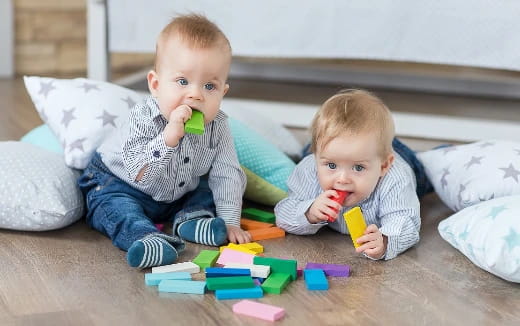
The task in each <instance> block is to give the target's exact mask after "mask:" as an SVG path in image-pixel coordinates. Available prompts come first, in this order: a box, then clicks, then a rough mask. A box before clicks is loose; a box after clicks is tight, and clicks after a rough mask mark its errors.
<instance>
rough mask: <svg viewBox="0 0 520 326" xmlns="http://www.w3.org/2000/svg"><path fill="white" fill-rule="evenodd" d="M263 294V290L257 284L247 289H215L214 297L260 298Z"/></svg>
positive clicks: (222, 298) (224, 298)
mask: <svg viewBox="0 0 520 326" xmlns="http://www.w3.org/2000/svg"><path fill="white" fill-rule="evenodd" d="M263 296H264V291H262V288H261V287H259V286H255V287H253V288H247V289H222V290H216V291H215V297H217V299H218V300H226V299H247V298H261V297H263Z"/></svg>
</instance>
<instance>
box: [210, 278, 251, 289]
mask: <svg viewBox="0 0 520 326" xmlns="http://www.w3.org/2000/svg"><path fill="white" fill-rule="evenodd" d="M206 283H207V287H208V290H220V289H245V288H252V287H254V286H255V282H253V279H252V278H251V276H232V277H211V278H207V279H206Z"/></svg>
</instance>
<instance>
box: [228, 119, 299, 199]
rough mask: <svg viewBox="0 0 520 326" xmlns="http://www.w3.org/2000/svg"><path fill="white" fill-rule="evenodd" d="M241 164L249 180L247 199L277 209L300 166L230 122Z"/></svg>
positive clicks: (273, 147) (268, 144)
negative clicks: (291, 175) (292, 175)
mask: <svg viewBox="0 0 520 326" xmlns="http://www.w3.org/2000/svg"><path fill="white" fill-rule="evenodd" d="M229 125H230V128H231V134H232V135H233V140H234V142H235V148H236V151H237V155H238V161H239V162H240V165H241V166H242V169H243V170H244V172H245V174H246V176H247V187H246V192H245V194H244V197H245V198H247V199H250V200H252V201H255V202H258V203H260V204H264V205H271V206H274V205H276V203H278V202H279V201H280V200H282V199H284V198H285V197H287V179H288V178H289V175H290V174H291V173H292V171H293V169H294V167H295V166H296V164H295V163H294V162H293V161H292V160H291V159H290V158H289V157H288V156H287V155H285V154H284V153H283V152H282V151H280V150H279V149H278V148H277V147H276V146H275V145H273V144H272V143H270V142H269V141H267V140H266V139H265V138H263V137H262V136H261V135H259V134H258V133H256V132H254V131H253V130H251V129H250V128H247V127H246V126H245V125H243V124H242V123H240V122H239V121H238V120H235V119H233V118H229Z"/></svg>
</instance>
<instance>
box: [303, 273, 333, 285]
mask: <svg viewBox="0 0 520 326" xmlns="http://www.w3.org/2000/svg"><path fill="white" fill-rule="evenodd" d="M303 275H304V276H303V278H304V279H305V285H306V286H307V289H308V290H328V289H329V282H328V281H327V278H326V277H325V273H324V272H323V270H321V269H305V270H304V271H303Z"/></svg>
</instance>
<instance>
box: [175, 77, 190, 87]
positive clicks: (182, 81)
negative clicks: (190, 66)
mask: <svg viewBox="0 0 520 326" xmlns="http://www.w3.org/2000/svg"><path fill="white" fill-rule="evenodd" d="M177 83H179V85H182V86H186V85H188V81H187V80H186V79H184V78H181V79H179V80H177Z"/></svg>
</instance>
